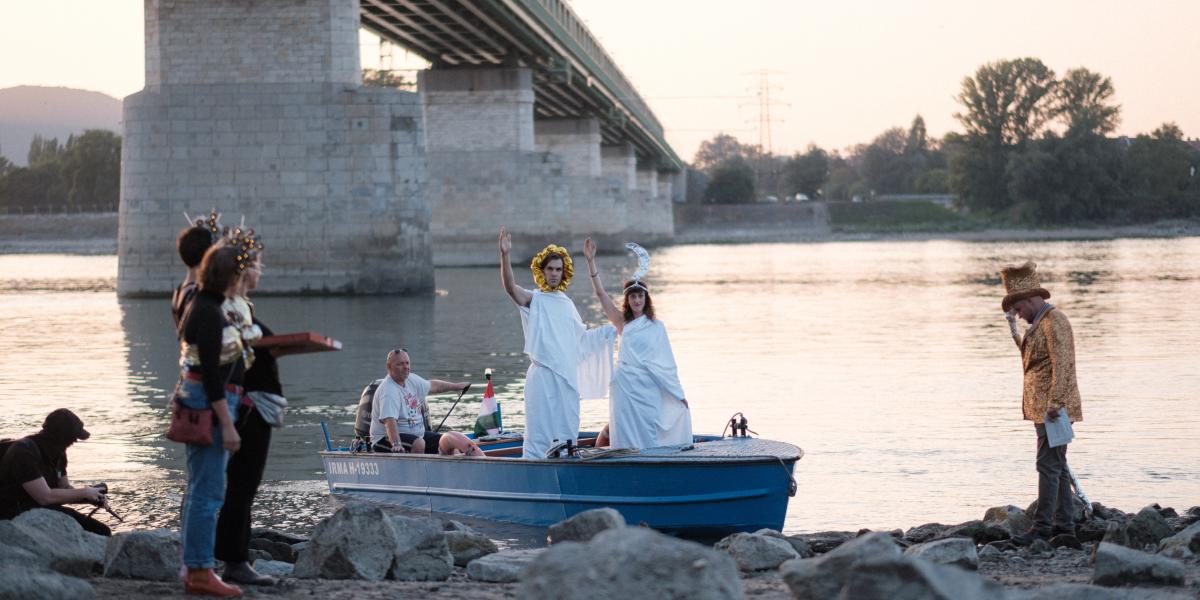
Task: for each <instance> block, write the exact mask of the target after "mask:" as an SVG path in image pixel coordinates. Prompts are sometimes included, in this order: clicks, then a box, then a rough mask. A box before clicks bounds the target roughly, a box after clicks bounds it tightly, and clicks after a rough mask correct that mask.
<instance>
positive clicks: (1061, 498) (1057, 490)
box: [1000, 262, 1083, 545]
mask: <svg viewBox="0 0 1200 600" xmlns="http://www.w3.org/2000/svg"><path fill="white" fill-rule="evenodd" d="M1000 279H1001V280H1002V281H1003V282H1004V288H1005V296H1004V300H1003V301H1002V302H1001V303H1000V306H1001V308H1002V309H1003V310H1004V314H1005V316H1006V317H1007V318H1008V323H1009V329H1010V331H1011V332H1012V336H1013V340H1014V341H1016V342H1017V347H1018V348H1020V350H1021V362H1022V365H1023V369H1024V372H1025V379H1024V385H1023V388H1022V393H1021V407H1022V413H1023V414H1024V417H1025V420H1026V421H1033V423H1034V430H1035V431H1036V432H1037V472H1038V503H1037V513H1036V514H1035V515H1034V519H1033V524H1034V526H1033V528H1032V529H1030V530H1029V531H1027V532H1026V533H1024V534H1022V535H1018V536H1016V537H1014V538H1013V541H1014V542H1016V543H1018V544H1021V545H1027V544H1032V543H1033V541H1034V540H1035V539H1044V540H1049V539H1050V538H1051V537H1053V536H1055V535H1059V534H1064V533H1065V534H1070V535H1074V534H1075V521H1074V517H1073V501H1072V495H1073V494H1072V491H1071V470H1070V468H1069V467H1068V466H1067V444H1062V445H1061V446H1057V447H1055V448H1051V447H1050V444H1049V441H1048V439H1047V436H1046V424H1045V423H1046V420H1047V419H1049V420H1050V421H1055V420H1057V419H1059V418H1060V416H1063V415H1065V417H1066V418H1067V419H1070V421H1071V422H1076V421H1081V420H1083V409H1082V406H1081V401H1080V397H1079V385H1078V383H1077V382H1076V380H1075V340H1074V335H1073V334H1072V332H1071V322H1070V321H1068V320H1067V316H1066V315H1064V314H1063V312H1062V311H1061V310H1059V309H1057V308H1055V307H1054V306H1052V305H1051V304H1050V303H1049V302H1046V300H1047V299H1049V298H1050V292H1049V291H1047V290H1046V288H1044V287H1042V284H1041V280H1040V278H1039V277H1038V274H1037V265H1035V264H1034V263H1032V262H1027V263H1025V264H1024V265H1021V266H1019V267H1006V268H1005V269H1003V270H1002V271H1000ZM1018 315H1019V316H1020V317H1021V319H1023V320H1024V321H1025V322H1026V323H1029V329H1027V330H1026V332H1025V337H1024V339H1022V338H1021V335H1020V334H1019V333H1018V332H1017V326H1016V317H1017V316H1018Z"/></svg>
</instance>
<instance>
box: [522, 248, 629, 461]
mask: <svg viewBox="0 0 1200 600" xmlns="http://www.w3.org/2000/svg"><path fill="white" fill-rule="evenodd" d="M511 251H512V235H511V234H509V233H508V231H507V230H505V228H503V227H501V228H500V283H501V285H502V286H503V288H504V293H506V294H508V297H509V298H512V301H513V302H514V303H516V305H517V308H518V310H519V311H520V313H521V326H522V328H523V329H524V331H525V354H527V355H528V356H529V371H528V372H526V375H525V440H524V444H523V445H522V457H523V458H545V457H546V453H547V451H548V450H549V449H550V447H551V446H552V445H554V444H555V443H556V442H557V443H561V442H568V441H569V442H571V443H575V442H577V441H578V437H579V402H580V399H581V398H603V397H604V396H605V395H606V394H607V393H608V381H609V379H610V377H611V374H612V351H613V340H614V338H615V337H616V329H615V328H614V327H613V326H612V325H605V326H603V327H598V328H595V329H590V330H589V329H588V328H587V327H586V326H584V324H583V320H582V319H580V318H579V311H578V310H576V308H575V302H573V301H572V300H571V299H570V298H568V297H567V295H566V294H564V293H563V292H565V291H566V289H567V286H568V285H570V284H571V276H572V275H573V274H574V269H573V266H572V264H571V254H570V253H569V252H567V250H566V248H563V247H561V246H555V245H553V244H552V245H549V246H546V247H545V248H543V249H542V251H541V252H538V254H537V256H534V257H533V261H532V262H531V263H530V265H529V268H530V270H531V271H532V272H533V280H534V282H535V283H536V284H537V286H538V289H537V290H527V289H524V288H522V287H520V286H518V285H517V284H516V280H515V278H514V277H513V270H512V261H511V260H510V259H509V253H510V252H511Z"/></svg>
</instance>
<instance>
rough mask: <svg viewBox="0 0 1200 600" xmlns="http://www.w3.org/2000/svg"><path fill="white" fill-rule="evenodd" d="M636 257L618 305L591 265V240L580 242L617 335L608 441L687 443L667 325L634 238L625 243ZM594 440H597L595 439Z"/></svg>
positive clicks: (688, 424)
mask: <svg viewBox="0 0 1200 600" xmlns="http://www.w3.org/2000/svg"><path fill="white" fill-rule="evenodd" d="M625 247H626V248H629V250H631V251H632V252H633V253H634V254H635V255H637V257H638V269H637V271H636V272H635V273H634V274H633V277H631V278H630V279H629V280H628V281H626V282H625V286H624V287H625V292H624V301H623V303H622V307H621V308H619V309H618V308H617V306H616V304H614V303H613V301H612V298H611V297H609V295H608V294H607V293H606V292H605V291H604V284H602V283H601V282H600V272H599V271H597V270H596V243H595V242H593V241H592V238H588V239H587V240H585V241H584V242H583V256H584V258H586V259H587V264H588V276H589V277H590V278H591V281H592V290H593V291H594V292H595V293H596V298H597V299H599V300H600V306H601V308H603V309H604V314H605V315H606V316H607V317H608V319H609V320H610V321H612V324H613V326H614V327H616V330H617V332H618V333H620V335H621V349H620V353H619V356H618V357H617V366H616V369H615V370H614V372H613V377H612V388H611V390H610V391H609V396H608V398H609V400H608V402H609V423H608V437H609V446H610V447H612V448H653V447H657V446H675V445H682V444H690V443H692V415H691V412H690V411H689V410H688V403H687V399H686V397H685V396H684V393H683V386H682V385H680V383H679V373H678V371H677V370H676V368H675V355H674V354H673V353H672V352H671V340H670V339H668V338H667V328H666V327H665V326H664V325H663V323H662V321H659V320H658V319H656V318H655V317H654V303H653V301H652V300H651V298H650V288H649V286H648V285H646V283H645V281H644V280H643V278H644V277H645V276H646V271H648V270H649V268H650V255H649V254H648V253H647V252H646V251H645V249H643V248H642V247H641V246H639V245H637V244H632V243H631V244H626V245H625ZM598 441H599V440H598Z"/></svg>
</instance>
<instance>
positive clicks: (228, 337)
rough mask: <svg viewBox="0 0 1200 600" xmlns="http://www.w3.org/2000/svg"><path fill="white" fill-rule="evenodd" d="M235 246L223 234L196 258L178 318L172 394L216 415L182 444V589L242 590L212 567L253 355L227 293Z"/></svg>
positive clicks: (229, 593) (233, 280)
mask: <svg viewBox="0 0 1200 600" xmlns="http://www.w3.org/2000/svg"><path fill="white" fill-rule="evenodd" d="M237 257H238V249H237V248H235V247H233V246H231V245H229V244H228V243H225V242H221V243H218V244H216V245H214V246H212V247H211V248H209V249H208V251H207V252H205V254H204V258H203V259H202V260H201V261H200V286H199V291H198V292H197V293H196V296H195V298H194V299H193V300H192V301H191V305H190V307H189V308H188V310H187V313H186V316H185V317H184V319H183V323H182V325H181V326H180V355H181V356H180V361H179V362H180V367H181V374H180V381H179V384H178V385H177V388H176V393H175V400H176V401H177V402H180V403H181V404H183V405H185V406H188V407H190V408H194V409H206V408H211V409H212V411H213V414H214V415H215V417H216V421H217V423H216V424H214V427H213V432H212V443H211V444H208V445H202V444H187V445H186V447H187V490H186V492H185V494H184V498H183V507H182V517H181V521H180V522H181V527H180V530H181V532H182V538H183V539H182V541H183V564H184V567H186V573H185V575H184V589H185V590H186V591H187V592H188V593H189V594H207V595H212V596H219V597H234V596H240V595H241V593H242V592H241V590H240V589H239V588H237V587H236V586H232V585H229V584H226V583H225V582H223V581H222V580H221V578H220V577H218V576H217V575H216V573H215V572H213V567H214V566H215V564H216V560H215V559H214V556H213V544H214V539H215V537H216V526H217V512H218V511H219V510H220V509H221V505H222V504H223V503H224V500H225V466H226V463H227V461H228V460H229V455H230V454H231V453H236V452H237V451H238V449H239V448H240V447H241V436H240V434H239V433H238V431H237V429H236V427H235V419H236V418H237V412H236V410H235V408H236V407H237V406H238V404H239V403H240V402H241V399H242V388H241V383H242V376H243V373H244V372H245V370H246V368H247V367H248V366H249V364H248V363H247V361H248V359H249V357H250V356H252V355H250V354H249V353H248V351H249V349H248V348H247V346H246V344H245V341H244V339H243V335H242V330H241V328H240V326H239V325H240V324H239V323H238V319H237V316H236V315H233V314H231V312H230V311H229V310H228V309H227V307H226V300H228V299H229V298H230V296H232V295H233V294H234V293H235V291H236V290H237V287H238V285H239V283H238V279H239V278H240V277H241V270H240V269H239V266H238V258H237Z"/></svg>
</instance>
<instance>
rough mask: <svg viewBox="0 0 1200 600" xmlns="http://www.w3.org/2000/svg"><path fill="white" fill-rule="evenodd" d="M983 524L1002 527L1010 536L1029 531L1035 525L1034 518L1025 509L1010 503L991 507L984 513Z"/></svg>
mask: <svg viewBox="0 0 1200 600" xmlns="http://www.w3.org/2000/svg"><path fill="white" fill-rule="evenodd" d="M983 525H984V527H996V528H999V529H1002V530H1004V532H1005V533H1007V534H1008V537H1013V536H1016V535H1021V534H1023V533H1025V532H1026V531H1029V529H1030V528H1031V527H1033V519H1030V518H1029V517H1028V516H1027V515H1026V514H1025V511H1024V510H1021V509H1020V508H1018V507H1016V506H1013V505H1011V504H1010V505H1008V506H994V507H992V508H989V509H988V510H987V512H986V513H984V515H983ZM989 541H990V540H989Z"/></svg>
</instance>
